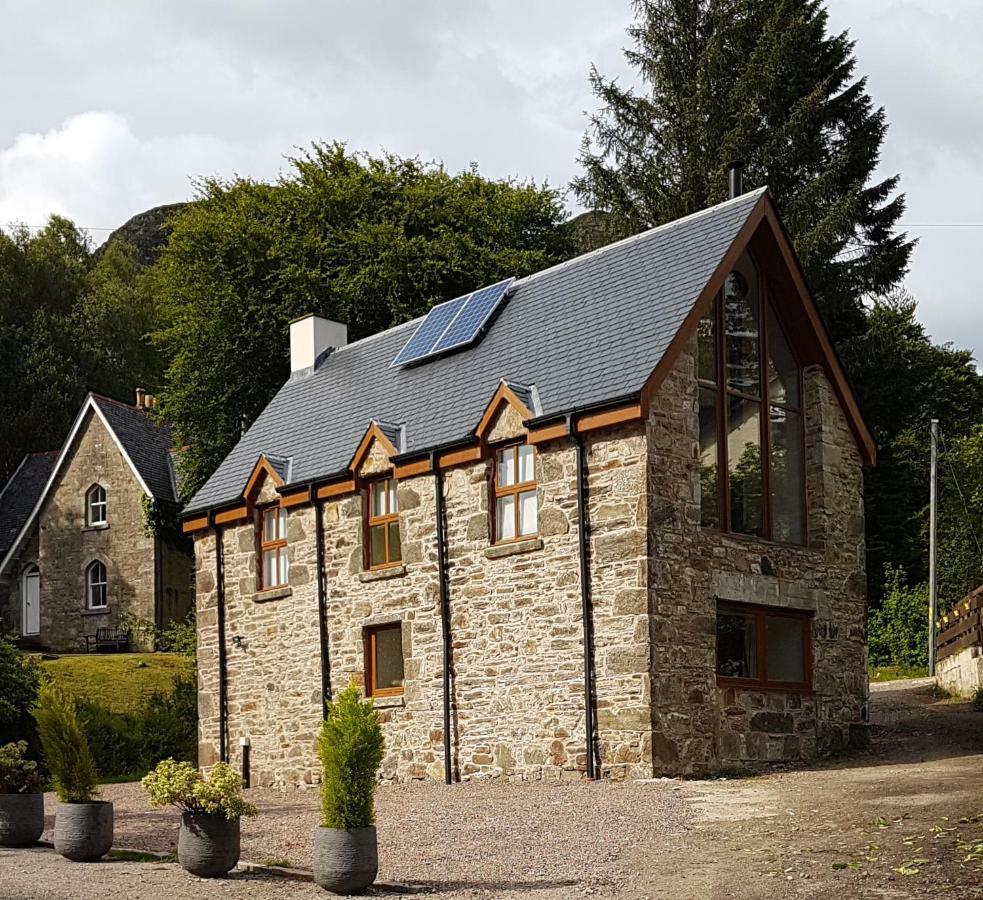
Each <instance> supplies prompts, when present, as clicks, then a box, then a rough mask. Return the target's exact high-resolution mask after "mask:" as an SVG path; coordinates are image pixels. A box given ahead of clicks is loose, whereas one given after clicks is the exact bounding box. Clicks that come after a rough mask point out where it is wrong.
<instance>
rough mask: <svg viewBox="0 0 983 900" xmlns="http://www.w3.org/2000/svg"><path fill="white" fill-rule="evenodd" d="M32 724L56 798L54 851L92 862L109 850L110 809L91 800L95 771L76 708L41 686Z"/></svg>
mask: <svg viewBox="0 0 983 900" xmlns="http://www.w3.org/2000/svg"><path fill="white" fill-rule="evenodd" d="M34 719H35V721H36V722H37V724H38V737H40V739H41V747H42V749H43V750H44V756H45V759H46V760H47V763H48V769H49V771H50V772H51V783H52V787H54V790H55V794H56V795H57V796H58V805H57V807H56V808H55V850H57V851H58V852H59V853H60V854H61V855H62V856H64V857H65V858H66V859H71V860H73V861H75V862H95V861H96V860H98V859H101V858H102V857H103V856H105V855H106V854H107V853H108V852H109V848H110V847H112V845H113V804H112V803H109V802H108V801H105V800H96V799H95V796H96V777H97V776H96V767H95V763H93V761H92V754H91V753H90V752H89V743H88V741H87V740H86V739H85V734H84V733H83V732H82V727H81V725H79V720H78V715H77V714H76V710H75V704H74V703H73V702H72V701H71V700H70V699H68V698H67V697H65V696H64V695H63V694H62V693H61V692H60V691H58V689H57V688H55V687H53V686H52V685H50V684H45V685H42V686H41V690H40V692H39V694H38V705H37V707H36V709H35V710H34Z"/></svg>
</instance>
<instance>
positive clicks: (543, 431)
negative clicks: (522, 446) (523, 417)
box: [527, 422, 569, 444]
mask: <svg viewBox="0 0 983 900" xmlns="http://www.w3.org/2000/svg"><path fill="white" fill-rule="evenodd" d="M568 434H569V432H568V431H567V423H566V422H557V423H555V424H554V425H544V426H543V427H542V428H535V429H533V430H532V431H530V432H529V437H528V438H527V440H528V441H529V443H530V444H545V443H546V442H547V441H555V440H558V439H559V438H564V437H566V436H567V435H568Z"/></svg>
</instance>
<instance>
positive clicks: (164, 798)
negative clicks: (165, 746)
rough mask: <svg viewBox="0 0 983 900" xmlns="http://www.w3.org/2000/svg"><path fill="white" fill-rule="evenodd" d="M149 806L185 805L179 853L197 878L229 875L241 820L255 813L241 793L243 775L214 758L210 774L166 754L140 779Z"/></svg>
mask: <svg viewBox="0 0 983 900" xmlns="http://www.w3.org/2000/svg"><path fill="white" fill-rule="evenodd" d="M141 784H142V785H143V789H144V790H145V791H146V792H147V796H148V797H149V798H150V805H151V806H167V805H168V804H171V805H173V806H176V807H178V809H180V810H181V830H180V832H179V833H178V841H177V859H178V862H179V863H180V864H181V866H182V867H183V868H184V869H186V870H187V871H188V872H190V873H191V874H192V875H197V876H198V877H199V878H216V877H220V876H222V875H227V874H228V873H229V872H230V871H231V870H232V869H234V868H235V867H236V863H238V862H239V820H240V819H241V818H242V817H243V816H254V815H256V807H255V806H253V805H252V804H251V803H247V802H246V800H245V798H244V797H243V796H242V778H241V777H240V776H239V774H238V773H237V772H236V770H235V769H233V768H232V767H231V766H229V765H227V764H226V763H216V764H215V765H214V766H213V767H212V771H211V774H210V775H209V777H208V778H204V777H202V774H201V773H200V772H199V771H198V769H196V768H195V767H194V766H193V765H192V764H191V763H189V762H175V761H174V760H173V759H165V760H163V761H162V762H160V763H158V765H157V768H156V769H154V770H153V772H151V773H150V774H149V775H147V776H146V777H145V778H144V779H143V781H142V782H141Z"/></svg>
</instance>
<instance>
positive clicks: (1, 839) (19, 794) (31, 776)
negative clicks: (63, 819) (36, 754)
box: [0, 741, 44, 847]
mask: <svg viewBox="0 0 983 900" xmlns="http://www.w3.org/2000/svg"><path fill="white" fill-rule="evenodd" d="M26 753H27V741H18V742H17V743H16V744H4V745H3V746H2V747H0V846H3V847H27V846H29V845H30V844H33V843H34V842H35V841H37V839H38V838H39V837H41V832H42V831H44V794H43V793H42V791H43V790H44V782H43V781H42V780H41V775H40V773H39V772H38V766H37V763H35V762H33V761H32V760H29V759H27V758H26V756H25V754H26Z"/></svg>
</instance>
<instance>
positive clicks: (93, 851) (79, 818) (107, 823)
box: [55, 800, 113, 862]
mask: <svg viewBox="0 0 983 900" xmlns="http://www.w3.org/2000/svg"><path fill="white" fill-rule="evenodd" d="M112 846H113V804H112V803H109V802H107V801H105V800H94V801H92V802H91V803H59V804H58V806H57V807H55V850H57V851H58V852H59V853H60V854H61V855H62V856H64V857H65V859H70V860H72V861H73V862H96V861H97V860H99V859H102V858H103V857H104V856H105V855H106V854H107V853H108V852H109V848H110V847H112Z"/></svg>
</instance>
